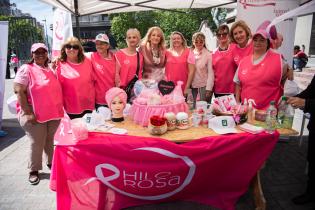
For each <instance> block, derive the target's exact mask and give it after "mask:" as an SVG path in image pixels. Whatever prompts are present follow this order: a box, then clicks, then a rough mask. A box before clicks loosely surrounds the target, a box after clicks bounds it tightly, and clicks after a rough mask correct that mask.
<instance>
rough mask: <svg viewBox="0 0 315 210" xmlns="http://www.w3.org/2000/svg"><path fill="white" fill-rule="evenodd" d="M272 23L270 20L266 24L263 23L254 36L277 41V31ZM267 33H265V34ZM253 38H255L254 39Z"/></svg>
mask: <svg viewBox="0 0 315 210" xmlns="http://www.w3.org/2000/svg"><path fill="white" fill-rule="evenodd" d="M270 23H271V22H270V21H269V20H265V21H264V22H262V23H261V24H260V25H259V26H258V28H257V30H256V33H255V34H254V36H256V35H258V34H260V35H262V36H263V37H264V38H265V39H270V38H271V39H277V29H276V27H275V26H274V25H270ZM263 31H265V32H263ZM254 36H253V37H254Z"/></svg>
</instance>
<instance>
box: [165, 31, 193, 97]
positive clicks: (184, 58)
mask: <svg viewBox="0 0 315 210" xmlns="http://www.w3.org/2000/svg"><path fill="white" fill-rule="evenodd" d="M195 69H196V68H195V56H194V54H193V52H192V51H191V50H190V49H189V48H188V47H187V42H186V39H185V38H184V35H183V34H182V33H180V32H178V31H175V32H173V33H172V34H171V36H170V48H169V49H168V50H167V51H166V64H165V76H166V79H167V80H169V81H173V82H174V83H175V85H176V83H177V81H182V82H183V86H182V90H183V93H184V95H187V94H188V89H189V88H190V86H191V83H192V80H193V78H194V74H195Z"/></svg>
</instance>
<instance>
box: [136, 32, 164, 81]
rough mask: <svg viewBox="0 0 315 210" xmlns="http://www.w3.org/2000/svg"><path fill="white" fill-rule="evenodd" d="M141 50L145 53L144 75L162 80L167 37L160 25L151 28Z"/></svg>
mask: <svg viewBox="0 0 315 210" xmlns="http://www.w3.org/2000/svg"><path fill="white" fill-rule="evenodd" d="M139 52H141V54H142V55H143V61H144V62H143V77H144V78H150V79H154V80H156V81H160V80H162V79H164V71H165V70H164V69H165V68H164V67H165V61H166V59H165V52H166V47H165V38H164V33H163V31H162V29H161V28H160V27H157V26H154V27H151V28H149V30H148V32H147V34H146V35H145V37H144V39H143V41H142V43H141V45H140V48H139Z"/></svg>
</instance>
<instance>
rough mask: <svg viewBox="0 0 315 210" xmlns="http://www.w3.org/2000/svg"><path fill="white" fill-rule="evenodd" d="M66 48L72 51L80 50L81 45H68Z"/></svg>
mask: <svg viewBox="0 0 315 210" xmlns="http://www.w3.org/2000/svg"><path fill="white" fill-rule="evenodd" d="M65 48H66V49H68V50H71V49H74V50H78V49H79V48H80V47H79V45H71V44H66V45H65Z"/></svg>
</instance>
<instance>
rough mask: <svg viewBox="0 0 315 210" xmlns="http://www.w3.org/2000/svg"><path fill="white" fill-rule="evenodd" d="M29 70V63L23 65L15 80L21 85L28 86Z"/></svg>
mask: <svg viewBox="0 0 315 210" xmlns="http://www.w3.org/2000/svg"><path fill="white" fill-rule="evenodd" d="M28 71H29V65H28V64H24V65H22V66H21V67H20V68H19V69H18V71H17V73H16V76H15V78H14V82H16V83H19V84H21V85H25V86H28V83H29V77H28Z"/></svg>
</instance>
